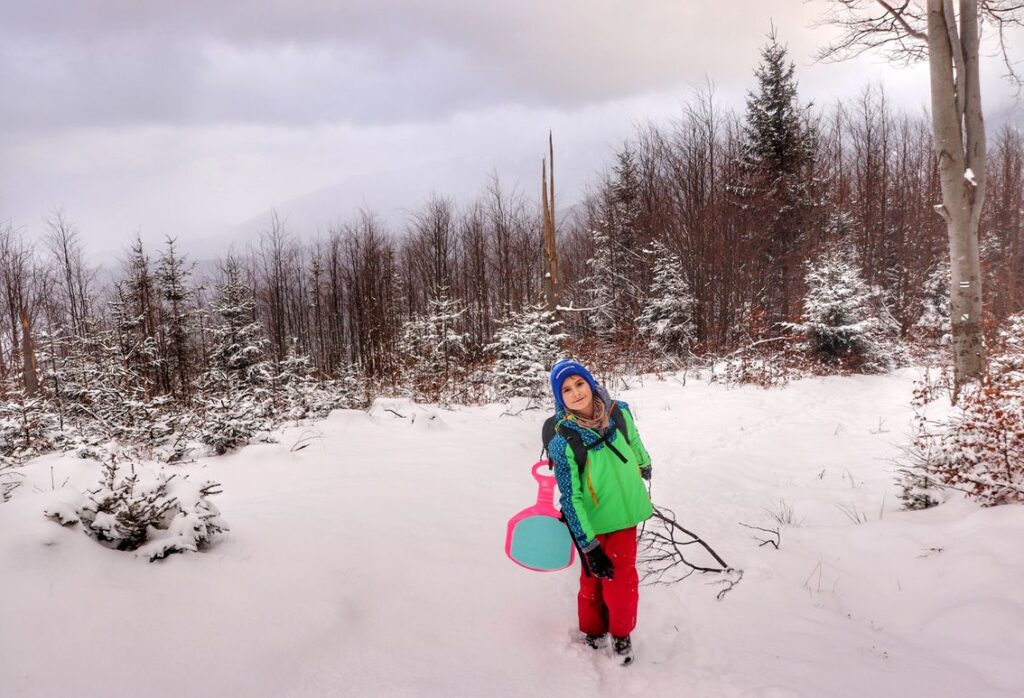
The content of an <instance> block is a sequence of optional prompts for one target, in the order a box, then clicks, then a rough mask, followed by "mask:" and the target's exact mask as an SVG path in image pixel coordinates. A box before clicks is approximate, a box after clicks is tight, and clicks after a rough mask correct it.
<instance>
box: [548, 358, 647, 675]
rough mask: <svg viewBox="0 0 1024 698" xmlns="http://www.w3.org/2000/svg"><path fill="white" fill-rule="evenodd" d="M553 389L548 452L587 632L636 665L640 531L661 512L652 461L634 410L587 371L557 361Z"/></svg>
mask: <svg viewBox="0 0 1024 698" xmlns="http://www.w3.org/2000/svg"><path fill="white" fill-rule="evenodd" d="M551 390H552V391H553V392H554V395H555V417H554V420H555V429H556V435H555V437H554V438H553V439H551V441H550V443H549V444H548V447H547V449H548V455H549V457H550V458H551V460H552V461H553V463H554V468H555V478H556V480H557V481H558V489H559V491H560V493H561V500H560V501H561V506H562V515H563V516H564V517H565V521H566V524H567V525H568V526H569V531H570V533H571V534H572V537H573V540H574V541H575V543H576V546H577V547H578V549H579V551H580V558H581V562H582V567H583V569H582V572H581V574H580V592H579V597H578V601H579V619H580V630H581V631H582V632H583V633H584V634H585V636H586V638H585V639H586V643H587V644H588V645H590V646H591V647H593V648H595V649H596V648H598V647H602V646H604V645H605V644H606V638H607V633H609V632H611V635H612V644H613V647H614V649H615V653H616V654H617V655H618V656H620V657H621V658H622V662H623V664H629V663H631V662H632V661H633V646H632V642H631V641H630V633H631V632H632V631H633V628H634V627H636V610H637V602H638V599H639V589H638V586H639V578H638V576H637V571H636V527H637V525H638V524H639V523H641V522H643V521H645V520H647V519H648V518H649V517H650V516H651V513H652V511H653V510H652V507H651V499H650V496H649V495H648V492H647V488H646V487H645V486H644V480H650V477H651V458H650V456H649V455H647V449H645V448H644V445H643V442H642V441H641V440H640V434H639V433H638V432H637V430H636V424H635V423H634V421H633V415H632V413H631V412H630V410H629V405H627V404H626V403H624V402H619V401H613V400H612V399H611V398H610V397H609V395H608V392H607V391H606V390H605V389H604V388H602V387H601V386H599V385H598V384H597V382H596V381H595V380H594V377H593V376H592V375H591V374H590V372H589V371H588V370H587V369H586V368H584V367H583V366H582V365H580V364H579V363H577V362H575V361H572V360H569V359H564V360H562V361H559V362H557V363H556V364H555V365H554V366H553V367H552V368H551ZM584 453H585V454H586V457H585V458H583V454H584ZM577 456H579V460H583V461H584V462H582V463H580V462H578V457H577Z"/></svg>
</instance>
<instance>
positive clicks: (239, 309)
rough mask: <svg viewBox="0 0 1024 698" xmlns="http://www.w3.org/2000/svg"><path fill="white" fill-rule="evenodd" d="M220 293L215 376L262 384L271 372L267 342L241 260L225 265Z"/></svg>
mask: <svg viewBox="0 0 1024 698" xmlns="http://www.w3.org/2000/svg"><path fill="white" fill-rule="evenodd" d="M217 291H218V294H219V297H218V299H217V301H216V302H215V303H214V305H213V312H214V313H216V315H217V316H219V318H220V323H219V324H217V325H215V326H214V327H213V328H211V334H212V335H213V338H214V347H213V350H212V351H211V352H210V369H211V373H212V374H213V377H215V378H216V379H218V380H225V379H227V378H228V377H232V378H235V379H237V380H238V381H240V382H241V383H243V384H249V385H257V384H261V383H263V382H264V381H265V379H266V377H267V371H268V369H267V365H266V362H265V360H264V354H265V351H266V346H267V340H266V338H265V337H264V335H263V329H262V328H261V327H260V324H259V323H258V322H256V313H255V311H256V302H255V300H254V299H253V295H252V289H251V288H250V287H249V286H248V285H246V283H245V281H244V279H243V278H242V270H241V267H240V265H239V264H238V261H237V260H235V259H233V258H230V259H228V260H227V262H226V263H225V265H224V280H223V281H222V282H221V283H220V284H218V285H217Z"/></svg>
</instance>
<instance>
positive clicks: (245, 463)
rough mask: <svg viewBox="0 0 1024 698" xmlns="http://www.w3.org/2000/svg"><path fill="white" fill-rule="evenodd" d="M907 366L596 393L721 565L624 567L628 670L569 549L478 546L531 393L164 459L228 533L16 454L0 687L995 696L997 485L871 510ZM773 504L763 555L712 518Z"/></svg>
mask: <svg viewBox="0 0 1024 698" xmlns="http://www.w3.org/2000/svg"><path fill="white" fill-rule="evenodd" d="M914 376H915V373H914V372H913V371H911V370H907V371H902V372H898V373H895V374H889V375H884V376H857V377H848V378H839V377H829V378H820V379H806V380H801V381H796V382H793V383H791V384H789V385H788V386H787V387H786V388H784V389H775V390H762V389H760V388H754V387H750V388H734V389H729V388H726V387H723V386H721V385H719V384H708V383H706V382H703V381H700V380H696V379H695V378H694V376H693V375H691V376H689V379H688V380H687V382H686V385H685V386H683V385H682V382H681V380H679V379H677V378H673V377H671V376H670V377H668V379H667V380H664V381H658V380H656V379H654V378H652V377H646V378H645V379H644V380H643V381H642V382H641V381H640V380H638V379H635V380H633V381H631V385H632V389H630V390H624V391H622V392H620V393H619V394H618V397H621V398H622V399H625V400H627V401H628V402H629V403H630V405H631V406H632V407H633V409H634V410H635V412H636V414H637V419H638V424H639V427H640V430H641V433H642V434H643V436H644V439H645V442H646V444H647V446H648V450H649V451H650V452H651V454H652V457H653V458H654V464H655V471H654V481H653V497H654V500H655V502H656V503H658V504H660V505H662V506H668V507H670V508H672V509H674V510H675V512H676V513H677V515H678V516H679V520H680V522H681V523H682V524H684V525H685V526H687V527H688V528H690V529H691V530H693V531H695V532H696V533H698V534H699V535H701V536H702V537H703V538H704V539H705V540H707V541H708V542H709V543H710V544H711V545H712V546H713V547H714V548H715V549H716V550H717V552H718V553H719V554H720V555H722V557H724V559H725V560H726V561H727V562H728V563H729V564H731V565H732V566H734V567H738V568H742V569H743V570H744V577H743V579H742V581H741V582H740V583H739V585H738V586H736V588H735V589H733V590H732V591H730V592H729V593H728V594H726V595H725V596H724V598H723V600H722V601H717V600H716V599H715V595H716V593H717V591H718V589H719V587H718V586H715V585H714V584H713V582H714V580H715V579H714V577H713V576H706V577H697V576H695V577H691V578H689V579H688V580H686V581H684V582H681V583H679V584H676V585H671V586H658V587H644V588H643V589H642V591H641V600H640V614H639V616H640V620H639V626H638V628H637V630H636V632H635V634H634V644H635V647H636V653H637V661H636V663H635V664H634V665H633V666H631V667H629V668H622V667H619V666H617V665H616V664H615V663H614V662H613V661H612V660H611V658H610V657H608V656H607V655H606V654H605V653H602V652H594V651H592V650H589V649H587V648H585V647H583V646H582V645H581V644H580V643H579V642H578V635H577V633H576V630H575V603H576V599H575V594H576V578H575V577H576V574H577V572H576V570H575V569H574V570H572V571H571V572H561V573H555V574H539V573H531V572H528V571H525V570H523V569H521V568H519V567H517V566H516V565H514V564H513V563H511V562H510V561H508V560H506V559H505V557H504V550H503V540H504V534H505V523H506V521H507V520H508V518H509V517H510V516H512V515H513V514H514V513H515V512H517V511H519V510H520V509H522V508H523V507H524V506H527V505H529V504H531V503H532V501H533V498H534V496H535V493H536V487H535V483H534V481H533V479H532V478H531V477H530V472H529V468H530V466H531V465H532V463H533V462H534V461H535V460H536V458H537V454H538V452H539V449H540V443H539V441H540V438H539V435H540V425H541V423H542V421H543V419H544V417H545V416H546V414H544V413H543V412H542V411H537V410H533V411H525V412H522V413H520V414H511V413H509V412H507V411H506V407H505V406H504V405H498V404H494V405H487V406H483V407H466V408H458V409H453V410H442V409H440V408H437V407H434V406H414V405H413V404H412V403H410V402H408V401H402V400H394V401H391V402H378V404H377V405H376V406H375V408H374V409H373V410H371V411H370V413H369V414H366V413H361V412H354V411H347V410H346V411H335V412H333V413H332V414H331V415H330V417H329V418H328V419H326V420H324V421H321V422H314V423H311V424H303V425H300V426H295V427H290V428H289V429H287V430H286V431H285V432H284V433H282V434H279V442H278V443H274V444H260V445H255V446H250V447H247V448H245V449H242V450H241V451H238V452H236V453H233V454H230V455H227V456H222V457H217V458H208V459H202V460H200V461H198V462H196V463H192V464H188V465H182V466H175V468H176V469H178V470H181V471H185V472H188V473H190V474H191V478H192V479H194V480H196V481H197V482H198V481H204V480H207V479H210V480H215V481H217V482H220V483H222V485H223V493H222V494H219V495H216V496H214V497H212V498H211V501H213V502H215V503H216V505H217V507H218V508H219V509H220V511H221V513H222V515H223V517H224V519H225V521H226V522H227V524H228V525H229V526H230V528H231V530H230V532H228V533H226V534H223V536H222V537H221V539H220V540H219V542H217V543H215V544H214V545H213V546H212V548H211V549H210V550H209V551H208V552H205V553H190V554H184V555H174V556H171V557H169V558H168V559H166V560H163V561H161V562H156V563H148V562H146V561H145V558H139V557H135V556H133V555H132V554H131V553H127V552H118V551H115V550H110V549H107V548H104V547H102V546H100V545H98V544H97V543H96V542H95V541H94V540H92V539H90V538H88V537H87V536H85V535H83V534H82V532H81V524H78V525H73V526H67V527H62V526H60V525H58V524H57V523H56V522H54V521H50V520H47V519H46V518H45V517H44V516H43V511H44V509H48V508H50V509H53V508H60V507H63V508H64V509H66V508H67V506H68V505H69V503H72V502H74V496H73V494H69V491H70V492H72V493H73V492H80V491H82V490H84V489H85V488H88V487H91V486H93V485H94V483H96V482H97V481H98V480H99V472H100V469H99V465H98V464H97V463H96V462H94V461H89V460H83V459H78V458H74V457H72V456H70V455H59V454H51V455H47V456H43V457H40V458H37V459H35V460H34V461H32V462H31V463H29V464H28V465H27V466H26V467H25V468H24V473H25V476H26V477H25V484H24V486H22V487H20V488H19V489H17V490H15V491H14V493H13V495H12V499H11V501H10V502H8V503H6V504H0V590H2V593H0V695H3V696H40V697H42V696H45V697H50V696H60V695H84V696H93V695H129V694H135V693H139V692H141V693H144V694H145V695H147V696H153V697H156V698H159V697H163V696H168V697H170V696H182V695H190V696H195V697H197V698H198V697H203V696H209V697H211V698H213V697H217V698H223V697H226V696H246V697H252V696H292V697H299V696H364V695H365V696H371V695H372V696H424V695H425V696H433V695H439V696H440V695H466V696H517V697H518V696H576V695H587V696H630V695H646V696H652V695H665V696H676V695H689V696H699V697H701V698H716V697H728V698H733V697H735V698H741V697H742V698H777V697H783V696H786V697H790V696H792V697H799V696H806V697H807V698H819V697H821V696H829V697H845V696H849V697H851V698H853V697H857V698H863V696H882V697H884V696H929V697H937V698H941V697H944V696H950V697H952V696H963V695H971V696H985V697H999V696H1006V697H1010V696H1019V695H1021V694H1022V691H1024V665H1022V663H1021V662H1020V657H1021V656H1022V655H1024V634H1022V633H1021V632H1020V628H1021V627H1022V625H1024V595H1022V594H1021V593H1020V591H1019V589H1020V585H1019V581H1020V579H1021V578H1022V577H1024V556H1021V555H1020V552H1019V551H1020V540H1022V538H1024V507H1019V506H1005V507H996V508H991V509H982V508H980V507H978V506H977V505H975V504H973V503H970V502H967V501H964V500H962V499H956V498H954V499H953V500H952V501H951V502H948V503H946V504H943V505H942V506H940V507H937V508H935V509H930V510H926V511H922V512H902V511H899V510H898V506H897V499H896V485H895V484H894V477H895V476H894V472H893V470H894V466H893V464H892V463H891V462H890V460H889V459H891V458H893V457H895V456H897V455H898V453H899V447H900V446H901V445H902V444H904V443H905V442H906V440H907V436H906V434H907V432H908V428H909V420H910V417H911V412H910V407H909V402H910V395H911V390H912V383H913V378H914ZM641 383H642V384H641ZM396 412H397V413H399V414H402V415H403V416H405V417H406V418H405V419H403V418H400V417H398V416H396V414H394V413H396ZM414 415H415V417H416V418H415V420H414V419H412V417H413V416H414ZM435 423H437V424H441V425H444V426H445V428H443V429H440V430H438V429H435V428H434V427H425V426H424V425H430V424H435ZM310 433H313V434H315V436H316V438H313V439H309V438H308V437H309V435H310ZM302 439H305V441H303V443H307V444H308V447H307V448H302V449H297V450H293V447H294V446H295V445H296V444H297V443H298V442H299V441H300V440H302ZM51 468H52V471H51ZM65 480H66V481H67V485H66V488H62V487H61V486H62V484H63V483H64V482H65ZM54 483H55V484H54ZM785 507H792V510H793V519H794V521H795V523H796V524H798V525H790V526H784V527H782V529H781V540H782V545H781V549H780V550H774V549H773V548H771V546H763V547H759V546H758V542H757V540H755V538H754V535H753V534H754V533H755V532H754V531H751V530H749V529H746V528H743V527H742V526H739V522H744V523H748V524H752V525H760V526H768V527H774V526H776V525H777V524H776V523H774V522H773V521H772V515H771V513H770V512H772V511H775V512H782V510H783V509H784V508H785ZM840 507H843V508H845V509H846V512H845V513H844V511H843V510H842V509H841V508H840ZM850 512H853V514H854V516H855V517H856V518H858V519H866V522H864V523H861V524H855V523H854V522H853V518H852V517H851V516H850Z"/></svg>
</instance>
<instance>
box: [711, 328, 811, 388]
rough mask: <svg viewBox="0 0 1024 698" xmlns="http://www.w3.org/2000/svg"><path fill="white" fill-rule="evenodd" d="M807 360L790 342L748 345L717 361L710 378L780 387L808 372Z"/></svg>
mask: <svg viewBox="0 0 1024 698" xmlns="http://www.w3.org/2000/svg"><path fill="white" fill-rule="evenodd" d="M804 364H806V359H803V358H802V356H801V355H800V354H799V353H798V352H797V351H795V350H794V347H792V346H790V341H787V340H786V339H781V340H780V341H779V342H773V343H768V344H760V345H757V346H751V347H745V348H743V349H740V350H738V351H735V352H733V353H732V354H730V355H728V356H726V357H725V358H724V359H723V360H722V361H720V362H718V363H716V364H715V366H714V369H713V372H712V376H711V381H712V382H713V383H723V384H725V385H731V386H737V385H757V386H760V387H762V388H778V387H782V386H784V385H786V384H787V383H788V382H789V381H791V380H794V379H797V378H800V377H801V376H803V375H804V374H805V373H807V370H806V367H805V366H804Z"/></svg>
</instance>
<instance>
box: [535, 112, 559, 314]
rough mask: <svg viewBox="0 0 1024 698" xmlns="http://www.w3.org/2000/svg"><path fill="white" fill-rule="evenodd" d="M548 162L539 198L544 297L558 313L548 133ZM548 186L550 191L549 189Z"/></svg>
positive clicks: (552, 161) (551, 157)
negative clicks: (542, 242)
mask: <svg viewBox="0 0 1024 698" xmlns="http://www.w3.org/2000/svg"><path fill="white" fill-rule="evenodd" d="M548 156H549V160H548V161H545V160H541V172H540V198H541V227H542V231H543V235H544V297H545V299H546V300H547V306H548V310H549V311H551V312H552V313H556V312H558V304H559V303H560V302H561V300H562V299H561V292H562V289H561V284H560V283H559V279H558V249H557V247H556V245H555V142H554V138H553V136H552V135H551V133H550V132H548ZM549 162H550V169H551V182H550V185H549V183H548V163H549ZM549 186H550V189H549Z"/></svg>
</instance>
